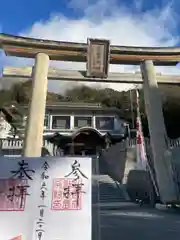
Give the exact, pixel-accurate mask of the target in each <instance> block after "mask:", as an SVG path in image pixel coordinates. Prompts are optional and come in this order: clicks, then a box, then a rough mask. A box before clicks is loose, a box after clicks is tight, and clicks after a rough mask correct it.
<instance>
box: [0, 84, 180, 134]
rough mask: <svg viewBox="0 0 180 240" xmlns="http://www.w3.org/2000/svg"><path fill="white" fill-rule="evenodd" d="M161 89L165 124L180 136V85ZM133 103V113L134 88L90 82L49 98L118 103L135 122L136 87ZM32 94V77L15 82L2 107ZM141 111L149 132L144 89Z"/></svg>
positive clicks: (1, 98) (2, 95)
mask: <svg viewBox="0 0 180 240" xmlns="http://www.w3.org/2000/svg"><path fill="white" fill-rule="evenodd" d="M159 88H160V92H161V94H162V100H163V111H164V117H165V124H166V127H167V132H168V136H169V137H171V138H177V137H180V87H179V86H168V85H161V86H160V87H159ZM131 96H132V98H131V99H132V106H133V109H134V112H133V113H132V111H131V109H132V106H131V102H130V92H129V91H127V92H119V91H116V90H113V89H110V88H105V89H95V88H90V87H87V86H82V87H76V88H74V89H72V90H68V91H66V92H65V94H64V95H60V94H55V93H51V92H48V94H47V102H49V103H50V102H58V101H67V102H69V101H70V102H87V103H101V104H102V105H104V106H108V107H111V106H113V107H117V108H119V109H120V110H121V117H123V118H124V119H125V120H127V121H129V122H130V124H131V126H133V123H132V119H133V117H132V116H133V114H134V117H135V116H136V99H135V91H134V90H132V91H131ZM30 97H31V81H27V82H25V83H18V84H14V85H13V86H12V87H11V89H10V90H2V91H0V107H1V108H2V107H7V106H8V105H10V104H11V103H16V106H18V105H24V104H28V103H29V99H30ZM140 102H141V106H140V107H141V115H142V121H143V128H144V133H145V135H146V136H147V135H148V125H147V119H146V114H145V110H144V100H143V91H142V90H141V91H140Z"/></svg>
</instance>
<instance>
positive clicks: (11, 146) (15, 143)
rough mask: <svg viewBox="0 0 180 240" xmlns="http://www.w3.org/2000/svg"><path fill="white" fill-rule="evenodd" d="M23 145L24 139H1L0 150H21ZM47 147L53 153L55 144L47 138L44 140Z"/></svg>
mask: <svg viewBox="0 0 180 240" xmlns="http://www.w3.org/2000/svg"><path fill="white" fill-rule="evenodd" d="M22 147H23V139H0V150H19V149H22ZM43 147H45V148H46V149H47V150H48V151H49V153H50V154H51V155H53V149H54V146H53V144H52V143H50V142H48V141H47V140H44V141H43Z"/></svg>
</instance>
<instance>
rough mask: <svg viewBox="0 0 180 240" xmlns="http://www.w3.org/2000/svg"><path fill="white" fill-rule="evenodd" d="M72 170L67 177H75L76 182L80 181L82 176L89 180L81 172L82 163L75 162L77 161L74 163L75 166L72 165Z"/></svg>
mask: <svg viewBox="0 0 180 240" xmlns="http://www.w3.org/2000/svg"><path fill="white" fill-rule="evenodd" d="M71 169H72V171H71V172H70V173H69V174H67V175H66V176H65V177H69V176H71V175H74V176H75V179H74V180H75V181H76V180H78V179H80V177H81V176H82V177H83V178H86V179H88V178H87V177H86V175H85V174H84V173H83V172H82V171H81V169H80V163H78V161H77V160H75V161H74V162H73V164H72V165H71Z"/></svg>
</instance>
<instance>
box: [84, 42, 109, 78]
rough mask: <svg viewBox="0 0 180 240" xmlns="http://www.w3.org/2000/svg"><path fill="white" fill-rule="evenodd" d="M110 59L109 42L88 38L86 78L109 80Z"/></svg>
mask: <svg viewBox="0 0 180 240" xmlns="http://www.w3.org/2000/svg"><path fill="white" fill-rule="evenodd" d="M109 57H110V41H109V40H103V39H92V38H88V40H87V63H86V76H87V77H91V78H107V77H108V69H109Z"/></svg>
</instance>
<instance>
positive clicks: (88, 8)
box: [3, 0, 180, 92]
mask: <svg viewBox="0 0 180 240" xmlns="http://www.w3.org/2000/svg"><path fill="white" fill-rule="evenodd" d="M110 2H111V4H110ZM69 7H71V8H74V11H78V12H79V13H81V14H82V13H83V14H82V17H81V18H78V19H72V18H71V19H68V18H67V17H65V16H63V15H62V14H55V15H52V16H51V18H50V19H49V20H47V21H44V22H43V21H40V22H36V23H34V24H33V26H32V27H31V28H30V29H27V30H25V31H24V32H22V33H20V35H23V36H28V37H36V38H43V39H51V40H62V41H74V42H86V41H87V37H96V38H107V39H110V41H111V44H116V45H126V46H146V47H147V46H151V47H154V46H174V45H175V44H177V41H178V40H179V39H178V38H177V37H176V34H175V33H176V14H175V12H174V11H173V5H172V2H170V3H169V4H168V5H166V6H164V7H163V8H162V9H159V8H156V9H153V10H151V11H146V12H141V8H142V1H141V0H139V1H135V3H134V5H132V7H131V8H127V7H126V6H125V5H124V4H119V3H118V4H117V3H116V2H115V1H113V0H111V1H108V0H99V1H96V0H94V1H90V2H89V1H88V0H73V1H71V2H70V3H69ZM3 61H4V63H6V64H11V65H12V64H13V65H18V66H21V65H25V64H27V62H26V61H24V60H23V59H18V58H8V60H7V59H6V61H5V60H4V57H3ZM28 63H30V64H32V61H30V62H28ZM52 65H55V66H57V67H60V68H66V69H85V64H83V63H82V64H81V63H67V62H52ZM134 70H139V67H136V68H135V67H134V66H123V65H121V66H114V65H113V66H110V71H119V72H127V71H128V72H129V71H134ZM157 71H162V72H166V73H173V74H174V73H177V74H178V73H180V70H179V69H177V68H176V67H173V68H169V67H168V68H167V67H166V68H157ZM57 84H58V85H57ZM74 84H77V83H72V85H71V86H74ZM68 86H70V84H69V83H68V84H66V83H65V82H64V83H61V82H58V83H57V82H56V83H54V82H50V84H49V88H50V90H53V91H59V92H60V91H63V90H64V89H67V87H68ZM103 86H104V85H103ZM108 86H109V87H112V88H114V89H117V90H124V89H127V88H129V87H132V85H131V86H130V85H126V84H109V85H108Z"/></svg>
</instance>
